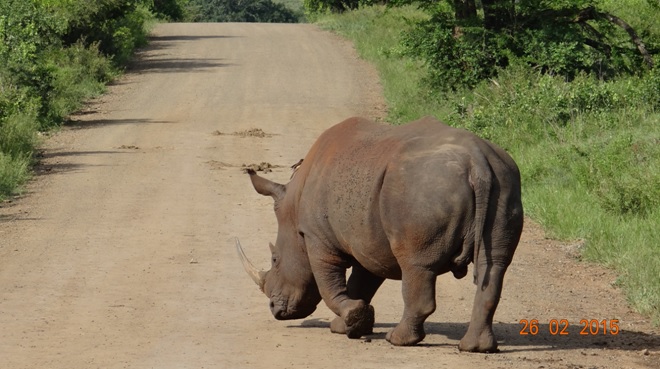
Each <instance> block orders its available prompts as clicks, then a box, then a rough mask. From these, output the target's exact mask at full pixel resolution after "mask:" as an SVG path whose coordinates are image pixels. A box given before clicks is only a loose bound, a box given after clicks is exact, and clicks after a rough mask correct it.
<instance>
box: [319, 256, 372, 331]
mask: <svg viewBox="0 0 660 369" xmlns="http://www.w3.org/2000/svg"><path fill="white" fill-rule="evenodd" d="M384 280H385V278H382V277H378V276H376V275H374V274H372V273H371V272H369V271H368V270H366V269H365V268H364V267H362V265H360V264H357V263H356V264H354V265H353V269H352V271H351V276H350V277H349V278H348V285H347V289H348V297H349V298H350V299H352V300H362V301H364V302H365V303H367V304H369V303H371V299H372V298H373V297H374V295H375V294H376V291H378V288H379V287H380V286H381V285H382V284H383V281H384ZM330 330H331V331H332V332H333V333H341V334H345V333H346V323H345V322H344V318H342V317H341V316H339V315H338V316H337V317H336V318H335V319H334V320H333V321H332V322H331V323H330ZM371 333H373V332H371V331H370V332H367V333H365V334H371Z"/></svg>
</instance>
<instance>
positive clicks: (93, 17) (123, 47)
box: [0, 0, 174, 198]
mask: <svg viewBox="0 0 660 369" xmlns="http://www.w3.org/2000/svg"><path fill="white" fill-rule="evenodd" d="M172 2H174V0H171V1H162V2H158V1H156V2H154V1H151V0H137V1H130V0H102V1H92V0H4V1H2V2H0V198H2V197H4V196H6V195H8V194H11V193H13V192H14V191H15V190H16V188H17V186H19V185H20V184H21V183H22V182H23V181H25V180H26V179H27V178H28V177H29V169H30V164H31V162H32V152H33V150H34V147H35V145H36V143H37V131H38V130H45V129H48V128H49V127H52V126H56V125H58V124H61V123H62V122H63V121H64V119H65V117H66V116H67V115H68V114H70V113H71V112H72V111H74V110H75V109H77V108H78V107H79V106H80V104H81V102H82V100H83V99H85V98H88V97H91V96H93V95H95V94H98V93H100V92H101V91H102V90H103V88H104V84H105V83H106V82H108V81H109V80H111V79H112V78H113V77H114V75H116V73H117V69H118V67H121V66H122V65H123V63H126V62H127V61H128V60H129V58H130V56H131V53H132V51H133V49H134V48H135V47H137V46H138V45H141V44H142V43H144V41H145V40H146V32H145V22H146V21H147V20H148V19H150V18H151V17H152V15H151V14H150V12H149V9H152V10H157V7H158V4H161V3H162V4H165V3H168V4H171V3H172ZM168 11H169V10H168Z"/></svg>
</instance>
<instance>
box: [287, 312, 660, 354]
mask: <svg viewBox="0 0 660 369" xmlns="http://www.w3.org/2000/svg"><path fill="white" fill-rule="evenodd" d="M395 326H396V323H376V324H375V325H374V333H373V334H371V335H369V336H368V337H367V338H369V339H382V340H384V339H385V335H386V334H387V332H388V331H389V330H390V329H392V328H394V327H395ZM289 327H290V328H301V329H303V328H304V329H314V328H320V329H327V330H328V334H331V333H330V322H328V321H327V320H325V319H307V320H304V321H303V322H302V323H301V324H300V325H290V326H289ZM424 328H425V330H426V334H427V337H428V336H430V335H435V334H437V335H442V336H445V337H447V338H448V339H449V340H452V341H455V342H454V343H452V345H458V341H459V340H460V339H461V338H462V337H463V335H464V334H465V332H466V331H467V328H468V323H467V322H466V323H441V322H426V323H425V324H424ZM550 328H551V327H550V325H549V324H538V332H537V333H536V334H526V335H525V334H522V333H525V332H524V331H522V329H523V325H522V324H518V323H501V322H500V323H495V324H493V330H494V331H495V336H496V337H497V338H498V342H499V348H500V350H501V351H502V352H515V351H552V350H564V349H575V348H584V349H589V348H607V349H619V350H631V351H638V350H643V349H647V348H649V347H660V335H657V334H649V333H644V332H636V331H631V330H625V329H621V330H620V331H619V333H618V334H616V335H612V334H609V333H608V334H606V335H605V334H602V332H600V334H596V335H592V334H584V332H582V331H583V326H582V325H578V324H571V325H570V326H568V327H567V329H566V330H564V333H565V334H563V335H560V334H558V332H555V333H556V334H552V333H551V330H550ZM552 328H553V329H556V326H553V327H552ZM528 333H529V332H528ZM581 333H582V334H581ZM587 333H588V329H587ZM419 345H420V346H446V344H439V345H438V344H429V343H424V341H422V343H420V344H419Z"/></svg>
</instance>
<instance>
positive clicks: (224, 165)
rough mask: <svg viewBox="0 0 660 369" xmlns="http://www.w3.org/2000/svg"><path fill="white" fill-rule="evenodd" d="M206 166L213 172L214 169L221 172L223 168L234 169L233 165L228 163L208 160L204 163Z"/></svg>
mask: <svg viewBox="0 0 660 369" xmlns="http://www.w3.org/2000/svg"><path fill="white" fill-rule="evenodd" d="M206 164H208V165H209V166H210V167H211V169H214V170H215V169H217V170H223V169H225V168H230V167H235V165H231V164H229V163H225V162H222V161H217V160H209V161H207V162H206Z"/></svg>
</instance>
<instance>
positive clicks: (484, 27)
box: [403, 0, 658, 88]
mask: <svg viewBox="0 0 660 369" xmlns="http://www.w3.org/2000/svg"><path fill="white" fill-rule="evenodd" d="M403 2H408V3H410V2H412V1H411V0H403ZM444 3H445V4H446V5H448V6H445V7H439V6H437V2H436V1H435V0H421V3H420V4H421V6H422V7H423V8H424V9H426V10H427V11H428V12H430V14H431V18H430V19H429V20H425V21H421V22H419V23H418V24H417V25H416V27H415V29H414V30H413V31H411V32H409V33H408V34H407V36H406V37H405V41H404V42H405V44H406V46H408V49H409V50H410V53H411V54H412V55H416V56H420V57H421V58H422V59H424V60H425V61H426V62H427V64H428V65H429V67H430V69H431V74H432V76H431V78H430V79H431V80H433V81H435V82H434V84H436V85H437V86H445V87H450V88H453V87H458V86H460V85H474V84H475V83H477V82H478V81H480V80H482V79H484V78H490V77H492V76H494V75H495V74H496V73H497V68H503V67H506V66H507V65H508V64H509V62H510V61H511V59H512V58H517V59H520V60H522V61H524V62H526V63H528V64H529V65H530V66H532V67H535V68H538V69H539V70H541V71H544V72H546V73H552V74H560V75H564V76H566V77H567V78H569V79H570V78H573V76H575V75H576V74H577V73H580V72H587V73H597V75H598V76H599V77H600V78H609V77H611V76H615V75H617V74H621V73H628V74H630V73H639V72H641V71H643V70H645V69H648V68H652V67H653V57H652V54H653V53H654V52H657V49H658V48H657V46H655V45H652V47H648V46H647V45H646V43H645V42H644V41H643V40H642V38H641V37H640V36H639V33H638V32H636V31H635V29H633V27H632V26H631V25H630V24H628V23H627V22H626V21H624V20H623V19H621V18H620V17H617V16H615V15H613V14H610V13H608V12H606V11H604V10H602V9H599V8H598V6H597V1H596V0H563V1H562V0H560V1H557V0H481V1H479V2H477V1H476V0H444ZM447 9H451V11H447ZM479 10H481V12H479Z"/></svg>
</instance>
